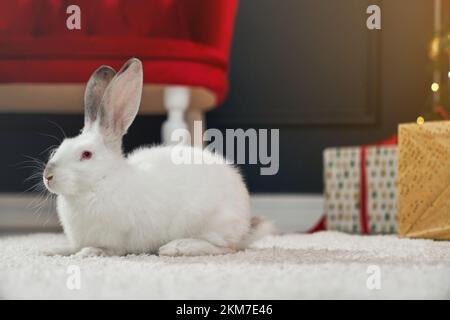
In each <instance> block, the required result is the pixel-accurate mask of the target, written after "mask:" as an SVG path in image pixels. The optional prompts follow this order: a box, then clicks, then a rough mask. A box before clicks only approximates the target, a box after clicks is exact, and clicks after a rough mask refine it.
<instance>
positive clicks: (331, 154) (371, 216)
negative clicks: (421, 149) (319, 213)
mask: <svg viewBox="0 0 450 320" xmlns="http://www.w3.org/2000/svg"><path fill="white" fill-rule="evenodd" d="M396 179H397V146H396V145H383V146H360V147H344V148H329V149H326V150H325V151H324V182H325V213H326V223H325V224H326V228H327V229H328V230H338V231H343V232H349V233H360V234H380V233H395V232H396V230H397V224H396V211H397V206H396V202H397V192H396Z"/></svg>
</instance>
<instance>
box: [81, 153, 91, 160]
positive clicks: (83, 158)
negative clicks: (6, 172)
mask: <svg viewBox="0 0 450 320" xmlns="http://www.w3.org/2000/svg"><path fill="white" fill-rule="evenodd" d="M90 158H92V152H90V151H83V152H82V153H81V157H80V160H89V159H90Z"/></svg>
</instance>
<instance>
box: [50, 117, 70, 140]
mask: <svg viewBox="0 0 450 320" xmlns="http://www.w3.org/2000/svg"><path fill="white" fill-rule="evenodd" d="M47 121H48V122H50V123H51V124H53V125H54V126H55V127H57V128H58V129H59V131H61V133H62V134H63V136H64V138H67V135H66V133H65V132H64V129H63V128H62V127H61V126H60V125H59V124H57V123H56V122H54V121H52V120H47Z"/></svg>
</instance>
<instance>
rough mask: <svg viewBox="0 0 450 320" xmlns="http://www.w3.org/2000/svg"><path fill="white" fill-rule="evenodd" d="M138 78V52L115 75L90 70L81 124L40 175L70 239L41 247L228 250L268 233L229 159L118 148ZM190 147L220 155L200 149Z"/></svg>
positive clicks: (80, 252) (97, 251) (138, 90)
mask: <svg viewBox="0 0 450 320" xmlns="http://www.w3.org/2000/svg"><path fill="white" fill-rule="evenodd" d="M142 84H143V71H142V64H141V62H140V61H139V60H138V59H135V58H133V59H130V60H129V61H128V62H127V63H126V64H125V65H124V66H123V67H122V69H121V70H120V71H119V72H118V73H117V74H115V71H114V70H113V69H112V68H110V67H107V66H102V67H100V68H99V69H97V70H96V71H95V72H94V74H93V75H92V76H91V78H90V80H89V82H88V84H87V87H86V92H85V124H84V128H83V130H82V132H81V133H80V135H78V136H76V137H74V138H66V139H65V140H64V141H63V142H62V143H61V145H60V146H59V148H58V149H57V150H56V152H55V153H54V154H53V155H52V156H51V157H50V159H49V161H48V163H47V165H46V168H45V170H44V173H43V180H44V184H45V186H46V187H47V189H48V190H49V191H50V192H52V193H55V194H57V210H58V215H59V218H60V221H61V223H62V226H63V228H64V232H65V234H66V235H67V237H68V240H69V243H70V247H68V248H60V249H57V250H53V251H50V252H47V254H49V255H72V254H76V255H77V256H80V257H88V256H98V255H101V256H108V255H126V254H138V253H159V254H160V255H168V256H177V255H186V256H194V255H213V254H226V253H232V252H235V251H236V250H239V249H244V248H246V247H247V246H248V245H249V244H250V243H251V242H252V241H254V240H256V239H258V238H259V237H262V236H264V235H265V234H267V233H269V232H270V231H271V224H270V223H269V222H267V221H265V220H263V219H260V218H255V217H254V218H251V214H250V205H249V194H248V191H247V188H246V186H245V184H244V182H243V180H242V177H241V175H240V174H239V172H238V171H237V170H236V169H235V168H233V167H232V166H230V165H228V164H225V163H224V164H218V163H215V164H191V165H189V164H176V163H174V161H172V151H173V148H174V147H169V146H165V147H153V148H140V149H137V150H135V151H134V152H132V153H131V154H129V155H128V156H124V155H123V153H122V137H123V135H125V133H126V132H127V129H128V127H129V126H130V125H131V123H132V122H133V120H134V118H135V117H136V114H137V112H138V109H139V104H140V100H141V94H142ZM183 148H191V147H188V146H186V147H183ZM187 151H193V152H194V153H200V154H201V156H203V157H207V158H209V159H213V160H214V159H215V160H218V159H217V157H218V156H217V155H214V154H212V153H210V152H208V151H205V150H201V149H198V148H197V149H195V148H192V149H190V150H187ZM220 160H223V159H222V158H220ZM222 162H223V161H222ZM208 163H209V162H208Z"/></svg>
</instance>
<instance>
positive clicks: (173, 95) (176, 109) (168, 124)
mask: <svg viewBox="0 0 450 320" xmlns="http://www.w3.org/2000/svg"><path fill="white" fill-rule="evenodd" d="M163 99H164V106H165V108H166V110H167V120H166V121H165V122H164V123H163V125H162V132H161V136H162V140H163V143H164V144H174V143H178V142H179V141H180V139H182V141H183V142H184V143H186V144H189V143H190V140H189V131H188V126H187V124H186V122H185V121H184V113H185V111H186V109H187V108H188V106H189V102H190V92H189V88H188V87H183V86H168V87H167V88H165V89H164V97H163ZM179 129H182V130H179ZM175 131H176V134H175V136H172V134H174V132H175ZM173 138H175V140H173Z"/></svg>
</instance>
